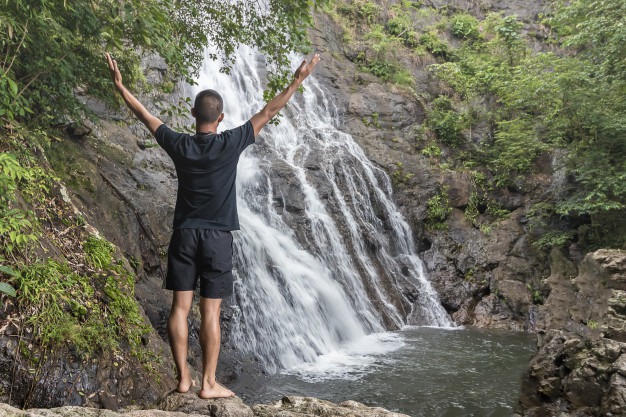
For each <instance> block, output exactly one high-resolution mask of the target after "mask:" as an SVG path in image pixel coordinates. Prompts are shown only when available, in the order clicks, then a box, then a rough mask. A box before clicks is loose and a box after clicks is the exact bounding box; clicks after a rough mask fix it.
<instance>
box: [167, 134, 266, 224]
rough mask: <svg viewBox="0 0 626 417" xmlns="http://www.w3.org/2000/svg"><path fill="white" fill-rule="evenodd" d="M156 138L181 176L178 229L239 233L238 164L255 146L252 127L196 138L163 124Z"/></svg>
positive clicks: (175, 215)
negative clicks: (247, 151)
mask: <svg viewBox="0 0 626 417" xmlns="http://www.w3.org/2000/svg"><path fill="white" fill-rule="evenodd" d="M155 136H156V139H157V142H158V143H159V145H161V146H162V147H163V149H165V151H166V152H167V153H168V155H169V156H170V157H171V158H172V160H173V161H174V166H175V167H176V173H177V175H178V194H177V198H176V209H175V212H174V229H183V228H197V229H216V230H238V229H239V220H238V216H237V200H236V194H237V193H236V177H237V163H238V162H239V156H240V155H241V153H242V152H243V151H244V149H246V147H248V146H249V145H251V144H253V143H254V129H253V127H252V124H251V123H250V122H246V123H245V124H243V125H241V126H239V127H237V128H234V129H230V130H226V131H224V132H222V133H219V134H196V135H193V136H192V135H189V134H186V133H178V132H175V131H173V130H171V129H170V128H169V127H167V126H166V125H164V124H163V125H161V126H160V127H159V128H158V129H157V130H156V132H155Z"/></svg>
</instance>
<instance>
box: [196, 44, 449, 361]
mask: <svg viewBox="0 0 626 417" xmlns="http://www.w3.org/2000/svg"><path fill="white" fill-rule="evenodd" d="M236 62H237V63H236V65H235V67H234V68H233V70H232V73H231V74H229V75H225V74H222V73H220V72H219V67H220V65H219V63H218V62H213V61H211V60H209V59H207V60H206V62H205V65H204V67H203V69H202V72H201V75H200V77H199V79H198V85H197V86H194V87H193V88H191V91H189V94H190V95H192V96H193V95H195V94H196V93H197V91H199V90H200V89H204V88H213V89H215V90H217V91H219V92H220V93H221V94H222V96H223V97H224V101H225V109H224V111H225V114H226V118H225V120H224V122H223V125H221V126H220V127H221V128H231V127H235V126H237V125H239V124H241V123H243V122H245V121H246V120H248V119H249V118H250V117H251V116H252V115H253V114H254V113H255V112H257V111H259V110H260V109H261V108H262V107H263V105H264V103H263V101H262V76H261V72H260V68H262V64H261V63H260V57H259V56H257V54H255V53H254V52H253V51H252V50H250V49H248V48H245V47H242V48H241V49H240V50H239V52H238V57H237V61H236ZM298 63H299V62H297V58H296V57H294V64H298ZM320 65H323V62H322V63H321V64H320ZM305 85H306V91H305V93H304V94H303V95H301V96H299V97H296V98H295V100H292V101H291V102H290V105H289V108H288V109H287V111H285V112H284V113H285V116H284V117H283V118H282V119H281V123H280V125H278V126H268V127H267V128H265V129H264V131H263V132H262V133H261V135H260V138H259V141H258V142H260V143H259V144H257V145H255V146H252V147H250V148H249V149H248V150H246V151H245V152H244V154H243V155H242V157H241V159H240V163H239V169H238V173H237V175H238V179H237V180H238V181H237V187H238V206H239V217H240V223H241V231H240V232H236V234H235V246H236V262H235V267H236V271H235V273H236V277H237V282H236V286H235V303H234V304H235V308H236V311H237V314H236V317H235V326H234V330H233V333H232V341H233V343H234V344H235V345H236V346H237V348H238V349H241V351H243V352H246V353H250V354H253V355H254V356H256V357H257V358H259V360H260V361H261V363H262V364H263V365H264V367H265V368H266V369H267V370H268V371H270V372H276V371H278V370H281V369H291V368H293V367H294V366H298V365H301V364H306V363H312V362H314V361H315V360H316V359H317V358H318V357H319V356H320V355H327V354H332V353H333V352H337V351H339V350H340V349H342V348H343V347H344V346H346V344H349V343H352V342H355V341H358V340H363V338H364V337H366V336H367V335H370V334H373V333H381V332H385V331H387V330H395V329H399V328H401V327H402V326H404V325H405V324H406V323H407V319H408V320H410V321H411V323H412V324H419V325H429V326H443V327H451V326H453V323H452V321H451V320H450V318H449V317H448V315H447V313H446V312H445V310H444V309H443V308H442V307H441V305H440V303H439V300H438V297H437V294H436V293H435V292H434V290H433V289H432V287H431V285H430V283H429V282H428V280H427V278H426V276H425V274H424V271H423V266H422V262H421V260H420V259H419V258H418V256H417V255H416V251H415V247H414V243H413V237H412V235H411V229H410V227H409V225H408V224H407V222H406V221H405V220H404V218H403V216H402V215H401V213H400V212H399V211H398V209H397V208H396V207H395V205H394V203H393V201H392V197H391V194H392V189H391V182H390V180H389V177H388V176H387V175H386V173H385V172H384V171H383V170H381V169H380V168H378V167H376V166H374V165H373V164H372V163H371V162H370V161H369V160H368V159H367V157H366V156H365V154H364V153H363V151H362V150H361V148H359V147H358V145H357V144H356V143H355V142H354V140H353V138H352V137H351V136H350V135H348V134H346V133H344V132H341V131H340V130H338V129H337V127H336V126H337V124H338V121H339V115H338V112H337V109H336V108H335V106H334V104H333V103H332V101H331V100H330V99H329V98H328V96H327V95H326V94H325V92H324V89H323V88H322V86H321V85H320V84H319V83H318V81H317V80H316V79H315V78H314V76H313V77H310V78H309V79H308V80H307V81H306V84H305Z"/></svg>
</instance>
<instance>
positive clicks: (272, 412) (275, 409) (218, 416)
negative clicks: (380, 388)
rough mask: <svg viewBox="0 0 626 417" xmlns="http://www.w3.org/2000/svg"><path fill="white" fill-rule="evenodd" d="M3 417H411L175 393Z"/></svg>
mask: <svg viewBox="0 0 626 417" xmlns="http://www.w3.org/2000/svg"><path fill="white" fill-rule="evenodd" d="M0 415H2V416H6V417H64V416H77V417H81V416H82V417H124V416H126V417H183V416H192V417H196V416H210V417H278V416H280V417H312V416H319V417H331V416H332V417H339V416H342V417H408V416H407V415H405V414H399V413H394V412H391V411H387V410H385V409H383V408H377V407H367V406H365V405H363V404H361V403H357V402H355V401H345V402H342V403H340V404H334V403H331V402H329V401H324V400H319V399H316V398H305V397H284V398H282V399H281V400H279V401H276V402H275V403H271V404H258V405H255V406H253V407H248V406H247V405H245V404H244V403H243V402H242V401H241V400H240V399H239V398H237V397H235V398H232V399H221V400H201V399H199V398H198V397H197V396H195V395H194V394H177V393H172V394H170V395H168V396H167V397H165V399H163V400H162V401H161V402H160V403H159V404H158V405H157V406H156V407H155V408H153V409H148V410H138V409H133V408H129V409H127V410H119V411H111V410H103V409H97V408H88V407H60V408H52V409H30V410H19V409H17V408H14V407H11V406H9V405H7V404H0Z"/></svg>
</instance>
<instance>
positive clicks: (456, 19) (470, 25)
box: [450, 14, 482, 41]
mask: <svg viewBox="0 0 626 417" xmlns="http://www.w3.org/2000/svg"><path fill="white" fill-rule="evenodd" d="M450 22H451V23H452V26H451V31H452V34H453V35H454V36H456V37H457V38H461V39H465V40H468V41H477V40H479V39H481V38H482V36H481V34H480V31H479V30H478V20H476V18H475V17H474V16H470V15H468V14H457V15H455V16H453V17H452V19H451V20H450Z"/></svg>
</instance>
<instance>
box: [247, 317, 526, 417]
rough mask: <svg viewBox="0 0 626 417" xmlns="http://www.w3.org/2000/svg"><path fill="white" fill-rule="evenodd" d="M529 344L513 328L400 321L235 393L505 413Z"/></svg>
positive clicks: (452, 412)
mask: <svg viewBox="0 0 626 417" xmlns="http://www.w3.org/2000/svg"><path fill="white" fill-rule="evenodd" d="M534 348H535V338H534V336H531V335H526V334H520V333H512V332H501V331H492V330H490V331H485V330H474V329H464V330H442V329H436V328H423V327H422V328H407V329H405V330H403V331H400V332H396V333H387V334H385V335H377V336H368V337H367V338H365V339H364V340H363V341H361V343H357V344H353V345H352V346H348V347H346V349H345V350H343V351H341V352H338V353H334V354H330V355H326V356H324V357H321V358H320V360H319V361H318V362H317V363H315V364H310V365H307V366H302V367H300V368H298V369H293V370H290V371H289V374H286V373H283V374H279V375H274V376H271V377H268V378H267V379H266V380H264V381H257V382H261V384H258V383H257V384H254V385H255V386H256V387H255V388H254V389H252V388H250V386H248V387H246V391H247V392H240V394H241V395H242V396H243V397H244V398H245V399H246V401H247V402H269V401H275V400H277V399H279V398H281V397H282V396H283V395H301V396H315V397H318V398H322V399H326V400H330V401H333V402H341V401H345V400H348V399H352V400H356V401H359V402H363V403H365V404H367V405H372V406H381V407H384V408H387V409H389V410H394V411H398V412H402V413H405V414H408V415H410V416H415V417H418V416H420V417H421V416H424V417H462V416H463V417H465V416H476V417H478V416H480V417H508V416H511V415H512V414H513V411H514V407H515V405H516V403H517V399H518V393H519V384H520V378H521V375H522V372H523V371H524V368H525V366H526V364H527V363H528V360H529V359H530V356H531V355H532V353H533V352H534Z"/></svg>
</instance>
